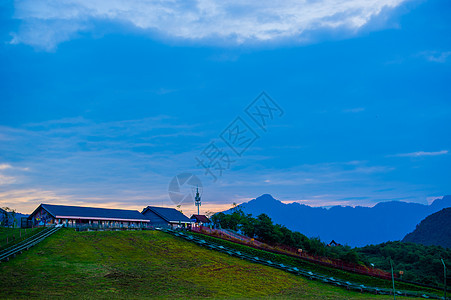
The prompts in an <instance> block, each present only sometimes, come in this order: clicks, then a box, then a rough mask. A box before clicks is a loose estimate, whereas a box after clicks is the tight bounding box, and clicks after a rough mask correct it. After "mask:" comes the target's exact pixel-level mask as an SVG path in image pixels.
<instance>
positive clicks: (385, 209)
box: [238, 194, 451, 246]
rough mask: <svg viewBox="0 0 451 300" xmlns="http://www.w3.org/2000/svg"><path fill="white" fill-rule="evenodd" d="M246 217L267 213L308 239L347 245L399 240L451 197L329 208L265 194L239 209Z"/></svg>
mask: <svg viewBox="0 0 451 300" xmlns="http://www.w3.org/2000/svg"><path fill="white" fill-rule="evenodd" d="M238 207H239V208H241V209H242V210H243V212H244V213H246V214H252V215H253V216H258V215H259V214H261V213H265V214H267V215H268V216H269V217H270V218H271V219H272V220H273V221H274V223H276V224H281V225H284V226H286V227H288V228H289V229H291V230H294V231H299V232H301V233H303V234H305V235H306V236H308V237H317V236H319V237H320V238H321V240H323V241H324V242H326V243H329V242H330V241H331V240H335V241H337V242H338V243H340V244H343V245H344V244H347V245H350V246H365V245H368V244H379V243H383V242H387V241H396V240H401V239H402V238H403V237H404V236H405V235H406V234H407V233H409V232H412V231H413V230H414V229H415V226H416V225H417V224H418V223H419V222H420V221H421V220H422V219H424V218H425V217H426V216H428V215H430V214H432V213H435V212H437V211H439V210H441V209H443V208H446V207H451V196H445V197H443V199H437V200H435V201H434V202H433V203H432V204H431V205H423V204H418V203H407V202H401V201H391V202H381V203H378V204H377V205H375V206H374V207H360V206H357V207H349V206H346V207H343V206H334V207H331V208H329V209H326V208H322V207H310V206H308V205H303V204H299V203H290V204H284V203H282V202H281V201H279V200H276V199H274V198H273V197H272V196H271V195H268V194H265V195H262V196H260V197H258V198H256V199H254V200H251V201H249V202H246V203H243V204H241V205H239V206H238Z"/></svg>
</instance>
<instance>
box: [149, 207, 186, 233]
mask: <svg viewBox="0 0 451 300" xmlns="http://www.w3.org/2000/svg"><path fill="white" fill-rule="evenodd" d="M141 213H142V214H143V215H144V216H145V217H146V218H147V219H149V220H150V224H152V226H155V227H172V228H182V227H183V228H187V227H188V226H190V225H191V220H190V219H188V217H187V216H185V215H184V214H183V213H181V212H179V211H178V210H176V209H175V208H168V207H157V206H147V207H146V208H144V210H143V211H142V212H141Z"/></svg>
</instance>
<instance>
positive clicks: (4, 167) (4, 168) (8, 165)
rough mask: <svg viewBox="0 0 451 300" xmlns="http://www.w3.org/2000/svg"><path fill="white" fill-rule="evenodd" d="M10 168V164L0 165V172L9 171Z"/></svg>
mask: <svg viewBox="0 0 451 300" xmlns="http://www.w3.org/2000/svg"><path fill="white" fill-rule="evenodd" d="M11 168H12V166H11V165H10V164H0V170H6V169H11Z"/></svg>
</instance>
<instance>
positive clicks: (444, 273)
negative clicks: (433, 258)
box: [440, 258, 446, 300]
mask: <svg viewBox="0 0 451 300" xmlns="http://www.w3.org/2000/svg"><path fill="white" fill-rule="evenodd" d="M440 260H441V261H442V264H443V277H444V278H445V279H444V281H445V282H444V283H445V287H444V288H443V290H444V294H445V297H444V298H445V300H446V265H445V262H444V261H443V258H440Z"/></svg>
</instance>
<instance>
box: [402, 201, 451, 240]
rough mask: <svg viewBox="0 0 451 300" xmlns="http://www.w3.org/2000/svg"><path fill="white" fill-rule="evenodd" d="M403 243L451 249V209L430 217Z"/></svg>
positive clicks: (408, 235) (406, 237)
mask: <svg viewBox="0 0 451 300" xmlns="http://www.w3.org/2000/svg"><path fill="white" fill-rule="evenodd" d="M402 241H403V242H408V243H417V244H422V245H426V246H430V245H436V246H442V247H448V248H449V247H451V207H449V208H444V209H442V210H441V211H439V212H436V213H433V214H432V215H429V216H428V217H426V218H425V219H424V220H422V221H421V222H420V224H418V225H417V227H416V229H415V230H414V231H413V232H411V233H409V234H407V235H406V236H405V237H404V239H403V240H402Z"/></svg>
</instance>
